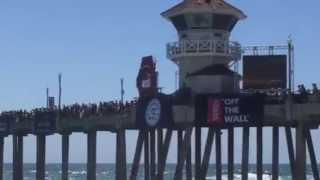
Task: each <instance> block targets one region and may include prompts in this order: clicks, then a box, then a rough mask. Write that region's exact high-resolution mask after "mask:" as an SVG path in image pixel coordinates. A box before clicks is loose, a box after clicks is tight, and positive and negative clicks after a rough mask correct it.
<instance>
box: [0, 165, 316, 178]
mask: <svg viewBox="0 0 320 180" xmlns="http://www.w3.org/2000/svg"><path fill="white" fill-rule="evenodd" d="M60 168H61V165H60V164H47V165H46V180H60V179H61V178H60V176H61V170H60ZM255 168H256V167H255V165H250V168H249V169H250V172H249V175H248V176H249V180H256V173H255ZM271 169H272V166H271V165H265V166H264V176H263V179H264V180H271V173H270V172H271ZM23 170H24V180H34V179H35V174H36V171H35V164H24V169H23ZM114 172H115V166H114V164H97V180H113V179H115V176H114ZM174 172H175V165H174V164H169V165H167V169H166V171H165V176H164V178H165V180H169V179H170V180H171V179H173V176H174ZM227 172H228V171H227V166H226V165H224V166H223V169H222V173H223V177H222V180H226V179H227ZM307 172H308V180H311V179H313V177H312V172H311V168H310V167H308V170H307ZM240 173H241V166H240V165H235V175H234V176H235V178H234V180H241V175H240ZM86 174H87V171H86V164H70V165H69V179H70V180H86ZM129 174H130V165H128V175H129ZM143 178H144V174H143V166H141V167H140V169H139V174H138V178H137V179H138V180H143ZM184 178H185V177H184ZM4 179H5V180H12V165H11V164H5V165H4ZM207 179H208V180H215V179H216V178H215V166H214V165H211V166H210V167H209V171H208V175H207ZM290 179H291V172H290V167H289V165H286V164H283V165H280V176H279V180H290Z"/></svg>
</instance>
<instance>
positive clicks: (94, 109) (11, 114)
mask: <svg viewBox="0 0 320 180" xmlns="http://www.w3.org/2000/svg"><path fill="white" fill-rule="evenodd" d="M280 96H283V97H284V99H285V97H286V96H287V95H286V94H285V93H284V95H280ZM293 97H294V102H296V103H305V102H308V101H310V98H311V97H313V98H314V97H315V99H316V100H317V101H319V102H320V90H319V88H318V86H317V84H315V83H314V84H312V89H307V88H306V87H305V86H304V85H298V89H297V91H296V92H294V94H293ZM136 104H137V101H136V100H133V101H127V102H124V103H122V102H121V101H110V102H100V103H90V104H78V103H76V104H72V105H64V106H62V107H61V110H60V111H59V108H58V107H57V106H54V107H51V108H36V109H33V110H31V111H26V110H16V111H3V112H1V114H0V121H1V120H8V121H14V122H19V121H24V120H28V119H29V120H34V119H42V118H56V117H57V116H58V115H59V112H60V117H61V118H65V119H82V118H88V117H90V116H108V115H111V114H115V113H124V112H128V111H130V110H131V108H132V107H134V106H136Z"/></svg>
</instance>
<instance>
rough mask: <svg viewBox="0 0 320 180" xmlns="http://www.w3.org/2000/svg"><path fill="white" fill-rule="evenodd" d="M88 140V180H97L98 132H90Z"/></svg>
mask: <svg viewBox="0 0 320 180" xmlns="http://www.w3.org/2000/svg"><path fill="white" fill-rule="evenodd" d="M87 138H88V142H87V143H88V145H87V149H88V150H87V180H95V179H96V161H97V132H96V131H90V132H88V134H87Z"/></svg>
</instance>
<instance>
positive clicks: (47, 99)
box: [46, 88, 49, 108]
mask: <svg viewBox="0 0 320 180" xmlns="http://www.w3.org/2000/svg"><path fill="white" fill-rule="evenodd" d="M46 96H47V97H46V101H47V102H46V103H47V108H49V88H47V92H46Z"/></svg>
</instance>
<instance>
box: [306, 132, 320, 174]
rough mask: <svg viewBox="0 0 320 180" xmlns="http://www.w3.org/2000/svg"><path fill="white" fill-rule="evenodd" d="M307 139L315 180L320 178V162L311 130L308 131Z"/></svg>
mask: <svg viewBox="0 0 320 180" xmlns="http://www.w3.org/2000/svg"><path fill="white" fill-rule="evenodd" d="M306 139H307V145H308V150H309V155H310V162H311V168H312V173H313V178H314V179H315V180H320V178H319V169H318V163H317V158H316V153H315V151H314V146H313V142H312V137H311V132H310V130H307V131H306Z"/></svg>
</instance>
